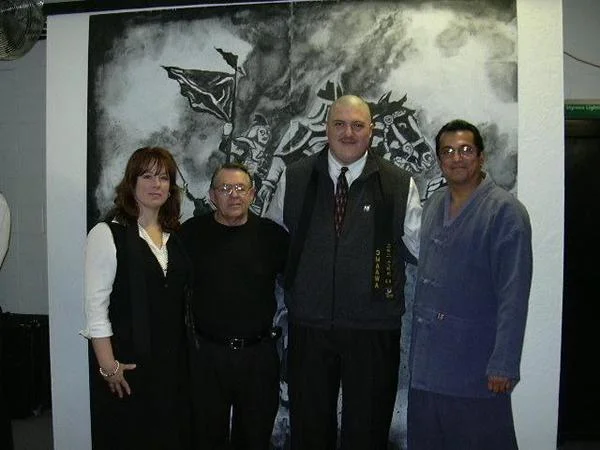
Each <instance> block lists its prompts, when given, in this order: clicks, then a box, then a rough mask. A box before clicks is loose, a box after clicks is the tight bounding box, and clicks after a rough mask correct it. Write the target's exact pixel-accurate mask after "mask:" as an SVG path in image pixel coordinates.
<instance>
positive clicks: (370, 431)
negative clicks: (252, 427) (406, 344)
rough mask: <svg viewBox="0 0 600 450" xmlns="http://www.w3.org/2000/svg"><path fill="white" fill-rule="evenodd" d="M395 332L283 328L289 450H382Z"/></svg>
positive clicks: (396, 355)
mask: <svg viewBox="0 0 600 450" xmlns="http://www.w3.org/2000/svg"><path fill="white" fill-rule="evenodd" d="M399 364H400V330H357V329H353V330H348V329H334V330H325V329H319V328H311V327H304V326H298V325H292V326H290V329H289V347H288V392H289V395H290V425H291V449H292V450H334V449H336V448H337V447H336V445H337V431H338V420H337V418H338V412H337V411H338V396H339V390H340V386H341V389H342V399H341V401H342V408H341V409H342V411H341V432H340V446H339V448H341V449H342V450H384V449H387V448H388V435H389V429H390V423H391V420H392V414H393V410H394V404H395V399H396V394H397V390H398V370H399Z"/></svg>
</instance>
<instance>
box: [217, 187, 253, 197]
mask: <svg viewBox="0 0 600 450" xmlns="http://www.w3.org/2000/svg"><path fill="white" fill-rule="evenodd" d="M213 189H214V191H215V192H216V193H217V194H219V195H222V196H224V197H225V196H227V197H229V196H230V195H231V194H233V193H234V192H235V193H236V194H238V195H239V196H240V197H245V196H246V195H248V192H250V189H252V188H251V187H247V186H246V185H244V184H223V185H221V186H219V187H214V188H213Z"/></svg>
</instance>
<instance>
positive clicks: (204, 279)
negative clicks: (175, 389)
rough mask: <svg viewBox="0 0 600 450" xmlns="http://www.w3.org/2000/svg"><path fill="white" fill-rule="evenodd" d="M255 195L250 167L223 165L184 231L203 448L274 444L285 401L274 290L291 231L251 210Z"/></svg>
mask: <svg viewBox="0 0 600 450" xmlns="http://www.w3.org/2000/svg"><path fill="white" fill-rule="evenodd" d="M254 194H255V191H254V187H253V185H252V177H251V175H250V173H249V172H248V169H247V168H246V167H245V166H243V165H241V164H238V163H226V164H223V165H222V166H221V167H219V168H218V169H217V170H216V171H215V172H214V174H213V176H212V180H211V184H210V192H209V195H210V200H211V201H212V203H213V205H214V212H213V213H210V214H207V215H204V216H199V217H193V218H191V219H189V220H187V221H186V222H185V223H184V224H183V226H182V228H181V236H182V239H183V242H184V243H185V244H186V247H187V249H188V253H189V256H190V259H191V262H192V266H193V277H194V281H193V292H192V296H191V309H192V317H193V323H194V335H195V336H194V341H195V342H194V343H193V348H192V380H193V381H192V383H193V386H192V387H193V406H194V433H195V448H199V449H225V448H232V449H235V450H266V449H268V448H269V442H270V438H271V433H272V430H273V423H274V421H275V415H276V413H277V408H278V404H279V365H280V363H279V356H278V353H277V348H276V339H277V338H278V337H279V330H278V329H276V328H274V327H273V317H274V314H275V310H276V306H277V302H276V299H275V294H274V292H275V281H276V277H277V274H279V273H282V272H283V269H284V263H285V258H286V256H287V249H288V235H287V233H286V231H285V230H284V229H283V228H281V227H280V226H279V225H277V224H276V223H274V222H272V221H270V220H268V219H265V218H260V217H257V216H255V215H254V214H252V213H251V212H249V207H250V204H251V203H252V201H253V200H254ZM230 420H231V422H230ZM230 423H231V427H230Z"/></svg>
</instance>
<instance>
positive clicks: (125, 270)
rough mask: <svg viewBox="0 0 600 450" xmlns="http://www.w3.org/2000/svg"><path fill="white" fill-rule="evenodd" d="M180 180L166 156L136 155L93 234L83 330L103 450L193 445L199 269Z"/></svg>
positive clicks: (95, 427)
mask: <svg viewBox="0 0 600 450" xmlns="http://www.w3.org/2000/svg"><path fill="white" fill-rule="evenodd" d="M176 176H177V166H176V163H175V160H174V159H173V156H172V155H171V154H170V153H169V152H168V151H167V150H165V149H163V148H159V147H144V148H140V149H138V150H136V151H135V152H134V153H133V154H132V155H131V157H130V159H129V161H128V163H127V167H126V169H125V174H124V176H123V179H122V180H121V182H120V183H119V185H118V186H117V188H116V198H115V201H114V203H115V205H114V208H113V209H112V210H111V212H110V213H109V214H108V216H107V218H106V220H105V221H104V222H100V223H98V224H97V225H96V226H94V228H93V229H92V230H91V231H90V233H89V235H88V238H87V246H86V266H85V313H86V322H87V323H86V329H85V330H84V331H83V332H82V334H83V335H84V336H85V337H87V338H88V339H89V340H90V342H91V348H92V349H93V351H90V368H91V370H90V400H91V416H92V442H93V448H94V449H111V450H114V449H121V448H128V449H131V448H143V449H165V450H166V449H186V448H188V447H189V432H190V430H189V406H188V402H189V393H188V363H187V350H186V348H187V347H186V330H185V320H184V316H185V295H186V291H187V285H188V281H189V274H190V270H189V262H188V259H187V257H186V255H185V253H184V250H183V248H182V245H181V244H180V241H179V239H178V237H177V235H176V234H174V232H175V231H176V230H177V229H178V227H179V216H180V205H181V193H180V189H179V187H178V186H177V185H176Z"/></svg>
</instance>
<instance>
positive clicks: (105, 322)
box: [79, 222, 169, 339]
mask: <svg viewBox="0 0 600 450" xmlns="http://www.w3.org/2000/svg"><path fill="white" fill-rule="evenodd" d="M138 232H139V236H140V237H141V238H142V239H144V240H145V241H146V242H147V243H148V246H149V247H150V250H152V253H153V254H154V256H156V259H157V261H158V263H159V264H160V266H161V268H162V270H163V273H164V274H165V275H166V273H167V265H168V261H169V255H168V253H167V241H168V240H169V233H164V232H163V235H162V246H161V247H158V246H157V245H156V244H155V243H154V242H153V241H152V239H151V238H150V236H148V233H146V230H144V228H143V227H141V226H140V225H138ZM116 273H117V249H116V247H115V242H114V240H113V236H112V232H111V231H110V227H109V226H108V224H107V223H105V222H100V223H98V224H96V226H94V228H92V229H91V230H90V232H89V234H88V237H87V242H86V248H85V302H84V307H85V308H84V309H85V318H86V326H85V329H84V330H82V331H80V332H79V334H81V335H82V336H84V337H86V338H88V339H89V338H101V337H108V336H112V334H113V332H112V326H111V323H110V320H109V319H108V305H109V304H110V294H111V292H112V286H113V282H114V281H115V275H116Z"/></svg>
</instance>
